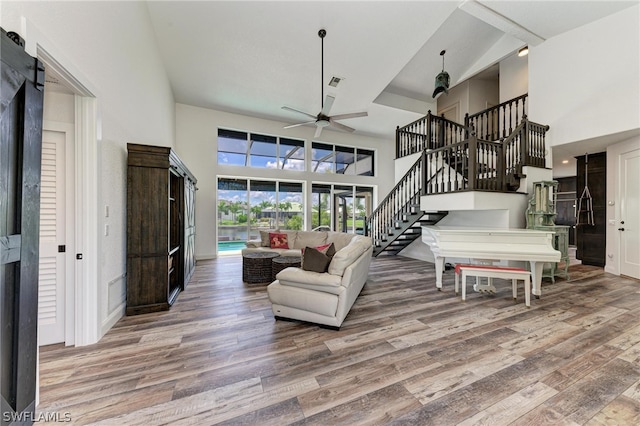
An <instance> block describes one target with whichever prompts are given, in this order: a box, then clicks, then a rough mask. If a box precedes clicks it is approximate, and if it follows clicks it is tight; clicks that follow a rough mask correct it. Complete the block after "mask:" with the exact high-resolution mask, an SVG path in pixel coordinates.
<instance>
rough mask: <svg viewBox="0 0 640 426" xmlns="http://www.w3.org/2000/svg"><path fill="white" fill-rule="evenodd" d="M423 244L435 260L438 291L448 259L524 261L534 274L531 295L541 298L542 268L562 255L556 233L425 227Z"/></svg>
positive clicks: (528, 230) (532, 274)
mask: <svg viewBox="0 0 640 426" xmlns="http://www.w3.org/2000/svg"><path fill="white" fill-rule="evenodd" d="M422 242H423V243H425V244H426V245H428V246H429V248H431V252H432V253H433V256H434V258H435V268H436V287H437V288H438V290H440V289H442V273H443V271H444V263H445V258H462V259H474V260H477V261H485V262H497V261H523V262H528V263H529V267H530V270H531V283H532V287H533V288H532V293H533V294H534V295H535V296H536V297H540V296H541V295H542V290H541V283H542V267H543V266H544V264H545V263H547V262H558V261H560V257H561V253H560V252H559V251H558V250H555V249H554V248H553V245H552V242H553V232H552V231H538V230H532V229H506V228H505V229H493V228H466V227H458V226H456V227H453V226H451V227H444V226H437V225H435V226H423V227H422Z"/></svg>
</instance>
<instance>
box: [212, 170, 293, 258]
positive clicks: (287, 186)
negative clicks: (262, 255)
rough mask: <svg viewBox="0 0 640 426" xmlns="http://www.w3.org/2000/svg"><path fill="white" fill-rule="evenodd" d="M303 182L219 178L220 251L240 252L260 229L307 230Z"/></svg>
mask: <svg viewBox="0 0 640 426" xmlns="http://www.w3.org/2000/svg"><path fill="white" fill-rule="evenodd" d="M303 187H304V186H303V183H302V182H282V181H272V180H258V179H247V178H238V179H236V178H218V209H217V210H218V252H234V253H237V251H238V250H240V249H241V248H242V247H244V242H245V241H247V240H249V239H258V238H260V232H259V230H260V229H276V228H279V229H290V230H301V229H304V193H303Z"/></svg>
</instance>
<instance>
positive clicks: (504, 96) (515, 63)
mask: <svg viewBox="0 0 640 426" xmlns="http://www.w3.org/2000/svg"><path fill="white" fill-rule="evenodd" d="M528 58H529V57H528V56H522V57H520V56H518V55H517V54H513V55H511V56H508V57H506V58H505V59H504V60H502V61H500V103H502V102H506V101H508V100H509V99H513V98H517V97H518V96H520V95H524V94H525V93H528V92H529V60H528ZM529 97H531V95H529ZM532 120H533V121H535V122H536V123H545V122H544V121H539V120H538V119H537V118H532Z"/></svg>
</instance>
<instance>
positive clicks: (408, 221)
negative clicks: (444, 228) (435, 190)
mask: <svg viewBox="0 0 640 426" xmlns="http://www.w3.org/2000/svg"><path fill="white" fill-rule="evenodd" d="M448 213H449V212H446V211H434V212H424V211H421V210H420V205H418V204H414V205H411V206H409V211H408V212H407V213H404V214H402V215H401V217H400V218H399V219H398V220H396V221H394V223H393V226H391V227H389V228H388V229H387V232H386V233H384V234H382V235H380V238H379V239H378V241H377V242H376V244H374V247H373V256H378V255H380V254H386V255H395V254H398V253H399V252H401V251H402V250H404V248H405V247H407V246H408V245H409V244H411V243H412V242H413V241H414V240H415V239H417V238H420V237H421V236H422V227H423V226H426V225H435V224H436V223H438V222H439V221H440V220H441V219H442V218H443V217H445V216H446V215H447V214H448Z"/></svg>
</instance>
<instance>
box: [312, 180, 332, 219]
mask: <svg viewBox="0 0 640 426" xmlns="http://www.w3.org/2000/svg"><path fill="white" fill-rule="evenodd" d="M320 226H326V227H327V228H329V229H330V228H331V185H323V184H316V183H314V184H312V185H311V229H316V228H318V227H320Z"/></svg>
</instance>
